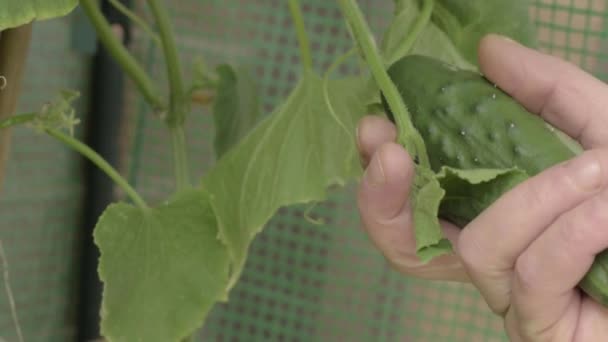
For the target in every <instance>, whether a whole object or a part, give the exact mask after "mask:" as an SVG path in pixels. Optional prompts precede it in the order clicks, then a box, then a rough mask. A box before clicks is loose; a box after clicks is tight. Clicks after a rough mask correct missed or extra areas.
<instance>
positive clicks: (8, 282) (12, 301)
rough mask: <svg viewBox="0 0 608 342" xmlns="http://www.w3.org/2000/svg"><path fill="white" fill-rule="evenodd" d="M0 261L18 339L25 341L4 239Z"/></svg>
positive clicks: (0, 243) (0, 250)
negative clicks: (12, 286)
mask: <svg viewBox="0 0 608 342" xmlns="http://www.w3.org/2000/svg"><path fill="white" fill-rule="evenodd" d="M0 261H1V262H2V274H3V278H4V289H5V291H6V297H7V298H8V303H9V307H10V308H11V316H13V324H15V331H16V332H17V340H18V341H19V342H23V341H24V340H23V332H22V331H21V324H19V316H18V315H17V305H16V304H15V297H14V296H13V290H12V288H11V280H10V278H9V276H10V273H9V271H8V258H7V257H6V253H5V252H4V246H3V245H2V240H0Z"/></svg>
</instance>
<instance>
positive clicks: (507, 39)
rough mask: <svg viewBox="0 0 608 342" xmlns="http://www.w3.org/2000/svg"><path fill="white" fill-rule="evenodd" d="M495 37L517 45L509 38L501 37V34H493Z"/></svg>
mask: <svg viewBox="0 0 608 342" xmlns="http://www.w3.org/2000/svg"><path fill="white" fill-rule="evenodd" d="M494 36H495V37H497V38H499V39H501V40H503V41H505V42H508V43H512V44H519V43H518V42H517V41H515V40H513V39H512V38H511V37H507V36H503V35H501V34H494Z"/></svg>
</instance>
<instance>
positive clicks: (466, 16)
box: [431, 0, 536, 65]
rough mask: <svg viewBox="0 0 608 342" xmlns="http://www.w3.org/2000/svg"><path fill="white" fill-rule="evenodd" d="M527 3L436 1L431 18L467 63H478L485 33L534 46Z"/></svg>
mask: <svg viewBox="0 0 608 342" xmlns="http://www.w3.org/2000/svg"><path fill="white" fill-rule="evenodd" d="M530 5H531V2H530V1H529V0H511V1H505V0H469V1H462V0H436V1H435V8H434V11H433V15H432V18H431V20H432V21H433V22H434V23H435V24H436V25H437V27H439V28H440V29H441V30H442V31H443V32H445V33H446V34H447V35H448V37H450V39H451V40H452V42H453V43H454V45H455V46H456V47H457V49H458V50H459V51H460V53H461V54H462V55H463V56H464V57H465V58H466V59H467V60H468V61H469V62H470V63H472V64H474V65H478V63H477V47H478V45H479V41H480V40H481V38H482V37H483V36H485V35H486V34H489V33H498V34H502V35H505V36H508V37H511V38H512V39H514V40H517V41H519V42H521V43H522V44H526V45H528V46H531V47H535V46H536V31H535V27H534V24H533V22H532V20H531V18H530V16H529V14H528V11H529V8H530Z"/></svg>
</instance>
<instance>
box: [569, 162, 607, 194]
mask: <svg viewBox="0 0 608 342" xmlns="http://www.w3.org/2000/svg"><path fill="white" fill-rule="evenodd" d="M570 168H572V171H573V174H574V178H575V180H576V182H577V184H578V186H580V187H581V188H582V189H583V190H584V191H593V190H596V189H598V188H599V187H600V186H601V185H602V181H603V180H602V168H601V166H600V163H599V162H598V160H597V159H596V158H594V157H591V156H582V157H580V158H578V159H577V160H574V161H573V162H572V163H571V164H570Z"/></svg>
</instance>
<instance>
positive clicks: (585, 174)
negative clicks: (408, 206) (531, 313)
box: [458, 150, 608, 314]
mask: <svg viewBox="0 0 608 342" xmlns="http://www.w3.org/2000/svg"><path fill="white" fill-rule="evenodd" d="M605 170H608V154H607V153H606V151H602V152H598V151H596V150H592V151H588V152H585V153H583V154H582V155H580V156H579V157H577V158H574V159H572V160H570V161H567V162H565V163H561V164H558V165H556V166H554V167H552V168H549V169H548V170H546V171H544V172H543V173H541V174H539V175H537V176H535V177H532V178H530V179H528V180H527V181H525V182H523V183H522V184H520V185H518V186H516V187H515V188H514V189H512V190H511V191H509V192H507V193H506V194H504V195H503V196H502V197H501V198H499V199H498V200H497V201H496V202H494V203H493V204H492V205H491V206H490V207H489V208H488V209H486V210H485V211H484V212H482V213H481V214H480V215H479V216H478V217H477V218H476V219H475V220H473V221H472V222H471V223H470V224H469V225H468V226H467V227H465V229H464V230H463V232H462V233H461V235H460V239H459V242H458V243H459V246H460V255H461V257H462V260H463V263H464V265H465V268H466V269H467V271H468V273H469V275H470V276H471V278H472V280H473V282H474V283H475V284H476V285H477V287H478V288H479V290H480V292H481V294H482V295H483V296H484V298H485V300H486V301H487V302H488V304H489V306H490V308H492V310H494V312H496V313H499V314H504V311H505V310H506V309H507V307H508V303H509V295H510V282H509V279H510V278H511V275H512V269H513V266H514V264H515V260H516V259H517V257H518V256H519V255H520V254H521V253H522V252H523V251H524V250H525V249H526V248H527V247H528V246H529V244H530V243H531V242H532V241H533V240H534V239H536V237H538V236H539V234H541V233H542V232H543V230H545V229H546V227H548V226H549V225H550V224H551V223H552V222H553V221H554V220H555V219H556V218H557V217H558V216H559V215H560V214H561V213H563V212H565V211H568V210H570V209H572V208H574V207H576V206H577V205H578V204H580V203H581V202H583V201H584V200H586V199H588V198H590V197H592V196H593V195H594V194H595V193H597V192H598V191H599V189H600V188H602V187H603V186H604V185H605V184H604V183H605V182H606V181H605V180H606V173H605Z"/></svg>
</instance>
